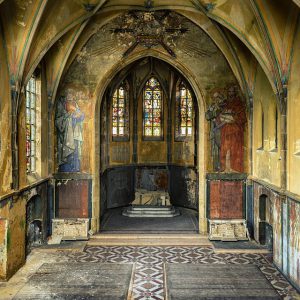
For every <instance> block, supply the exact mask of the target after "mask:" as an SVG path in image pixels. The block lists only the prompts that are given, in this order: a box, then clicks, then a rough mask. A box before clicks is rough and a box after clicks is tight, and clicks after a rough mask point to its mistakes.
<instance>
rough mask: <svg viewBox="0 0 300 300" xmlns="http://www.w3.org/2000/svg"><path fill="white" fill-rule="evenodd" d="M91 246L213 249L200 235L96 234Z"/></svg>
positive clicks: (204, 237)
mask: <svg viewBox="0 0 300 300" xmlns="http://www.w3.org/2000/svg"><path fill="white" fill-rule="evenodd" d="M88 245H90V246H125V245H126V246H202V247H212V243H211V242H210V241H209V240H208V238H207V236H204V235H200V234H189V233H187V234H101V233H100V234H96V235H93V236H92V237H91V238H90V240H89V241H88Z"/></svg>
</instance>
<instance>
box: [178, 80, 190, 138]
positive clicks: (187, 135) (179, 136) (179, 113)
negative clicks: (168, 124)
mask: <svg viewBox="0 0 300 300" xmlns="http://www.w3.org/2000/svg"><path fill="white" fill-rule="evenodd" d="M182 88H184V89H185V90H186V96H185V97H184V98H185V108H186V113H185V118H186V122H185V125H186V126H185V127H186V129H188V128H191V130H192V132H191V134H187V132H186V134H182V133H181V128H182V126H181V124H182V123H181V119H182V110H181V108H182V99H183V97H182V95H181V90H182ZM188 93H189V94H190V97H188ZM189 99H190V100H191V109H192V111H191V122H192V123H191V126H187V122H188V121H187V118H188V103H187V102H188V100H189ZM194 113H195V108H194V95H193V93H192V91H191V89H190V88H189V87H188V86H187V84H186V83H185V82H183V81H181V82H180V83H179V84H178V85H177V88H176V97H175V124H174V129H175V139H174V140H175V142H182V141H191V140H192V139H193V136H194V134H195V128H194Z"/></svg>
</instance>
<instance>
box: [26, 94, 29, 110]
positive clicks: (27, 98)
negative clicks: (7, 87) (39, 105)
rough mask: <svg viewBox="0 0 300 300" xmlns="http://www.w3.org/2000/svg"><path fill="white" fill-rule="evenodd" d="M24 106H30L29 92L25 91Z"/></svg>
mask: <svg viewBox="0 0 300 300" xmlns="http://www.w3.org/2000/svg"><path fill="white" fill-rule="evenodd" d="M26 107H30V93H29V92H26Z"/></svg>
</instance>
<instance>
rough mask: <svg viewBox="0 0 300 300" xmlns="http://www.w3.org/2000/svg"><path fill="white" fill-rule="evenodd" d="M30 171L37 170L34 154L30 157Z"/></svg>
mask: <svg viewBox="0 0 300 300" xmlns="http://www.w3.org/2000/svg"><path fill="white" fill-rule="evenodd" d="M30 171H31V172H34V171H35V157H34V156H32V157H31V158H30Z"/></svg>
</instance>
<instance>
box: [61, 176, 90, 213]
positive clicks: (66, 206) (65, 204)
mask: <svg viewBox="0 0 300 300" xmlns="http://www.w3.org/2000/svg"><path fill="white" fill-rule="evenodd" d="M56 197H57V199H56V203H57V207H56V217H58V218H88V202H89V181H88V180H69V181H66V182H65V183H63V182H62V183H61V184H57V186H56Z"/></svg>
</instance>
